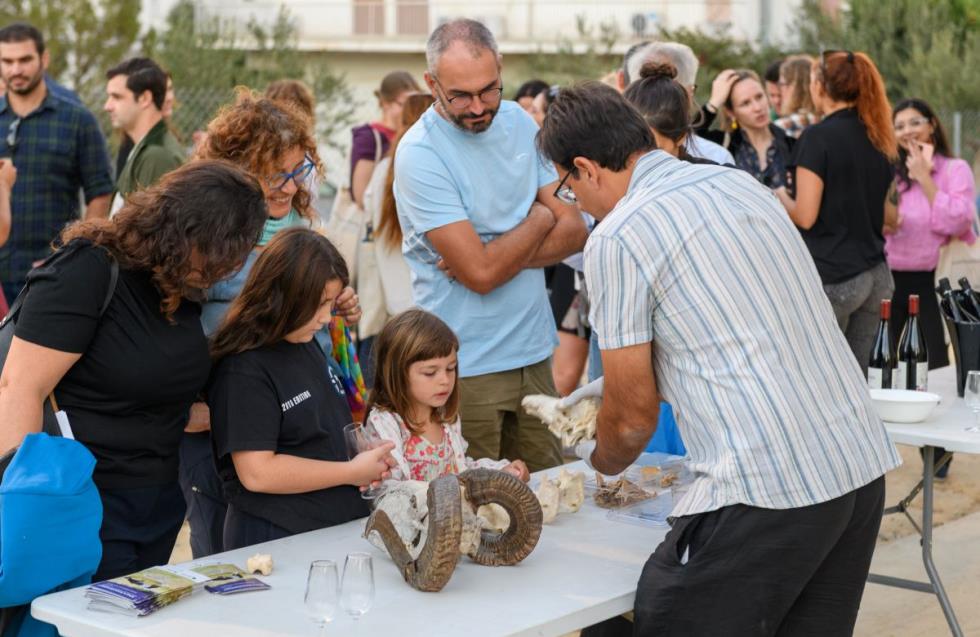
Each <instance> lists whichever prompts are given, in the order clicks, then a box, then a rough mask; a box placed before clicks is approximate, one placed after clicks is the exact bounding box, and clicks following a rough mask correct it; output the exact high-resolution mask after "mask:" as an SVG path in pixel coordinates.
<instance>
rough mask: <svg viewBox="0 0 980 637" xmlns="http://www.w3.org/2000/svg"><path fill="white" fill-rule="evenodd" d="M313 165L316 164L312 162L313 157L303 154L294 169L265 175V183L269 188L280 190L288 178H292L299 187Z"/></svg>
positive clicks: (311, 170)
mask: <svg viewBox="0 0 980 637" xmlns="http://www.w3.org/2000/svg"><path fill="white" fill-rule="evenodd" d="M315 167H316V164H314V163H313V158H312V157H310V156H309V155H304V156H303V163H302V164H300V166H299V167H298V168H297V169H296V170H294V171H292V172H288V173H278V174H275V175H273V176H271V177H266V178H265V185H266V186H268V187H269V190H282V189H283V188H285V186H286V184H287V183H288V182H289V180H290V179H292V180H293V183H294V184H296V187H297V188H299V187H301V186H302V185H303V182H304V181H305V180H306V178H307V177H309V176H310V173H311V172H313V169H314V168H315Z"/></svg>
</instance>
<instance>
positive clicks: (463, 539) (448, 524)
mask: <svg viewBox="0 0 980 637" xmlns="http://www.w3.org/2000/svg"><path fill="white" fill-rule="evenodd" d="M489 504H496V505H499V506H500V507H501V508H502V509H503V510H504V511H505V512H506V513H507V516H508V517H509V524H508V526H507V528H506V529H504V530H503V531H496V530H494V529H490V528H485V527H486V526H487V525H485V524H481V521H480V519H479V518H478V516H477V513H476V512H477V511H478V510H479V508H480V507H481V506H484V505H489ZM541 524H542V513H541V505H540V504H539V503H538V499H537V497H535V495H534V493H533V492H532V491H531V489H530V488H528V486H527V485H526V484H524V482H522V481H520V480H518V479H517V478H515V477H514V476H512V475H510V474H507V473H504V472H502V471H495V470H492V469H470V470H469V471H464V472H463V473H461V474H459V475H458V476H456V475H448V476H442V477H440V478H436V479H435V480H433V481H432V482H428V483H426V482H417V481H403V482H393V483H391V484H389V485H387V487H386V491H385V494H384V495H383V496H382V497H381V499H380V500H379V501H378V504H377V508H375V510H374V512H373V513H372V514H371V517H369V518H368V521H367V525H366V526H365V528H364V537H366V538H368V540H369V541H370V542H371V543H372V544H374V545H375V546H378V547H379V548H384V549H385V550H386V551H387V552H388V555H390V556H391V559H392V560H394V562H395V564H396V565H397V566H398V568H399V570H400V571H401V573H402V576H403V577H404V578H405V581H406V582H408V584H409V585H410V586H412V587H413V588H416V589H418V590H420V591H429V592H435V591H439V590H442V588H443V587H444V586H445V585H446V584H447V583H448V582H449V579H450V578H451V577H452V574H453V571H454V570H455V568H456V563H457V562H458V561H459V558H460V555H464V554H465V555H468V556H469V557H470V558H472V559H473V561H474V562H476V563H478V564H482V565H485V566H511V565H513V564H517V563H518V562H520V561H521V560H523V559H524V558H525V557H527V556H528V555H530V553H531V551H533V550H534V547H535V546H536V545H537V543H538V538H539V537H540V536H541Z"/></svg>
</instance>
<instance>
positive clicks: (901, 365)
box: [895, 294, 929, 391]
mask: <svg viewBox="0 0 980 637" xmlns="http://www.w3.org/2000/svg"><path fill="white" fill-rule="evenodd" d="M928 372H929V353H928V351H927V350H926V338H925V334H923V332H922V324H921V323H920V322H919V295H918V294H911V295H909V318H908V320H906V321H905V327H903V328H902V336H901V338H899V339H898V366H897V367H896V369H895V373H896V375H897V377H896V379H895V388H896V389H913V390H917V391H926V390H927V389H928V386H929V380H928Z"/></svg>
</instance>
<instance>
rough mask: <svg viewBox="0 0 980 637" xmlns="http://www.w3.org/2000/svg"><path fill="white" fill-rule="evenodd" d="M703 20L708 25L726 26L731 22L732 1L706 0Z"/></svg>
mask: <svg viewBox="0 0 980 637" xmlns="http://www.w3.org/2000/svg"><path fill="white" fill-rule="evenodd" d="M705 18H706V19H707V21H708V23H709V24H726V23H729V22H731V21H732V0H707V2H705Z"/></svg>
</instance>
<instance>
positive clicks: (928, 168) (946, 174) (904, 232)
mask: <svg viewBox="0 0 980 637" xmlns="http://www.w3.org/2000/svg"><path fill="white" fill-rule="evenodd" d="M893 113H894V114H893V116H892V121H893V122H894V125H895V136H896V138H897V140H898V144H899V160H898V165H897V166H896V173H897V174H896V177H895V183H894V184H893V187H892V190H891V191H890V192H889V197H890V198H891V201H892V202H893V203H895V204H897V206H898V221H897V223H896V224H895V225H894V226H892V227H886V228H885V254H886V255H887V258H888V267H889V268H890V269H891V271H892V276H893V277H894V279H895V294H894V298H893V299H892V329H893V333H895V334H896V335H897V334H898V333H899V332H900V330H901V329H902V326H903V325H904V324H905V319H906V317H907V316H908V298H909V295H910V294H918V295H919V299H920V300H921V306H920V314H921V322H922V328H923V330H924V331H925V335H926V344H927V346H928V348H929V369H935V368H937V367H945V366H946V365H949V357H948V355H947V351H946V343H945V340H944V337H943V325H942V319H941V317H940V314H939V305H938V303H937V301H936V293H935V292H934V288H935V282H934V279H935V272H936V264H937V263H938V261H939V249H940V248H941V247H943V246H944V245H946V244H947V243H949V242H950V240H951V239H954V238H958V239H961V240H963V241H966V242H967V243H973V241H974V240H975V239H976V235H975V234H974V231H973V226H974V222H975V221H976V208H975V204H974V198H975V194H974V186H973V172H972V171H971V170H970V166H969V164H967V163H966V162H965V161H963V160H962V159H954V158H952V157H950V152H949V144H948V143H947V142H946V133H945V132H944V131H943V127H942V124H941V123H940V122H939V119H938V118H937V117H936V115H935V113H934V112H933V110H932V108H930V107H929V105H928V104H926V103H925V102H924V101H922V100H919V99H906V100H902V101H901V102H899V103H898V104H897V105H896V106H895V109H894V111H893ZM977 283H980V282H977Z"/></svg>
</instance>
